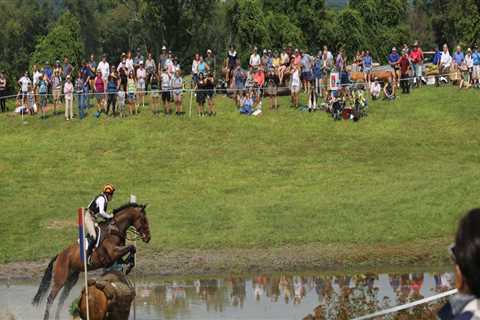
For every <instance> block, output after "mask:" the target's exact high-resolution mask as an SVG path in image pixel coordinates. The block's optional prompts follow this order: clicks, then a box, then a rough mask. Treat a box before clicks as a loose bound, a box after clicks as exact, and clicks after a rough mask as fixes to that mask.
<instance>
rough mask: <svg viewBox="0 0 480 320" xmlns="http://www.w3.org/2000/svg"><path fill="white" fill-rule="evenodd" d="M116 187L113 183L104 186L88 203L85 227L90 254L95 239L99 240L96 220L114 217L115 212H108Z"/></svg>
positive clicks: (107, 219)
mask: <svg viewBox="0 0 480 320" xmlns="http://www.w3.org/2000/svg"><path fill="white" fill-rule="evenodd" d="M114 192H115V188H114V187H113V185H111V184H107V185H105V186H104V187H103V192H102V193H100V194H99V195H98V196H96V197H95V198H94V199H93V200H92V202H90V204H89V205H88V208H87V211H86V214H85V228H86V229H87V238H88V240H89V245H88V254H87V256H88V255H89V254H90V253H91V252H92V250H93V246H94V243H95V241H96V240H97V232H96V230H95V222H96V221H97V220H99V218H102V219H104V220H106V221H109V220H111V219H112V218H113V214H109V213H107V206H108V202H109V201H111V200H112V197H113V194H114Z"/></svg>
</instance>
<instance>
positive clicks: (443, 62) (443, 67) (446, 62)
mask: <svg viewBox="0 0 480 320" xmlns="http://www.w3.org/2000/svg"><path fill="white" fill-rule="evenodd" d="M451 64H452V57H451V56H450V52H449V51H448V46H447V44H444V45H443V51H442V56H441V58H440V65H439V71H440V81H444V82H448V80H447V79H446V78H445V77H448V76H449V72H450V66H451Z"/></svg>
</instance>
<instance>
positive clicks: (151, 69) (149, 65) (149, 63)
mask: <svg viewBox="0 0 480 320" xmlns="http://www.w3.org/2000/svg"><path fill="white" fill-rule="evenodd" d="M145 70H146V71H147V83H146V85H145V87H146V89H147V91H148V90H149V88H150V83H151V81H152V77H153V75H154V74H155V73H156V68H155V60H153V57H152V53H151V52H149V53H148V55H147V60H146V61H145ZM157 89H158V87H157Z"/></svg>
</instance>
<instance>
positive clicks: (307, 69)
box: [300, 52, 313, 94]
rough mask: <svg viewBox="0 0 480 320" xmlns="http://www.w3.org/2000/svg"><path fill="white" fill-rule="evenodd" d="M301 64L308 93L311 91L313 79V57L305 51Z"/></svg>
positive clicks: (304, 86) (305, 88)
mask: <svg viewBox="0 0 480 320" xmlns="http://www.w3.org/2000/svg"><path fill="white" fill-rule="evenodd" d="M301 57H302V58H301V60H300V64H301V66H302V79H303V88H304V90H305V92H306V93H307V94H308V93H309V92H310V83H311V81H312V78H313V75H312V64H313V58H312V57H311V56H310V55H309V54H308V53H306V52H303V54H302V55H301Z"/></svg>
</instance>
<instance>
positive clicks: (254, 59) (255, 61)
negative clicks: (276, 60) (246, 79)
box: [249, 47, 261, 68]
mask: <svg viewBox="0 0 480 320" xmlns="http://www.w3.org/2000/svg"><path fill="white" fill-rule="evenodd" d="M260 63H261V60H260V55H258V53H257V47H255V48H253V52H252V54H251V55H250V61H249V66H250V67H252V68H257V67H258V66H260Z"/></svg>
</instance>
